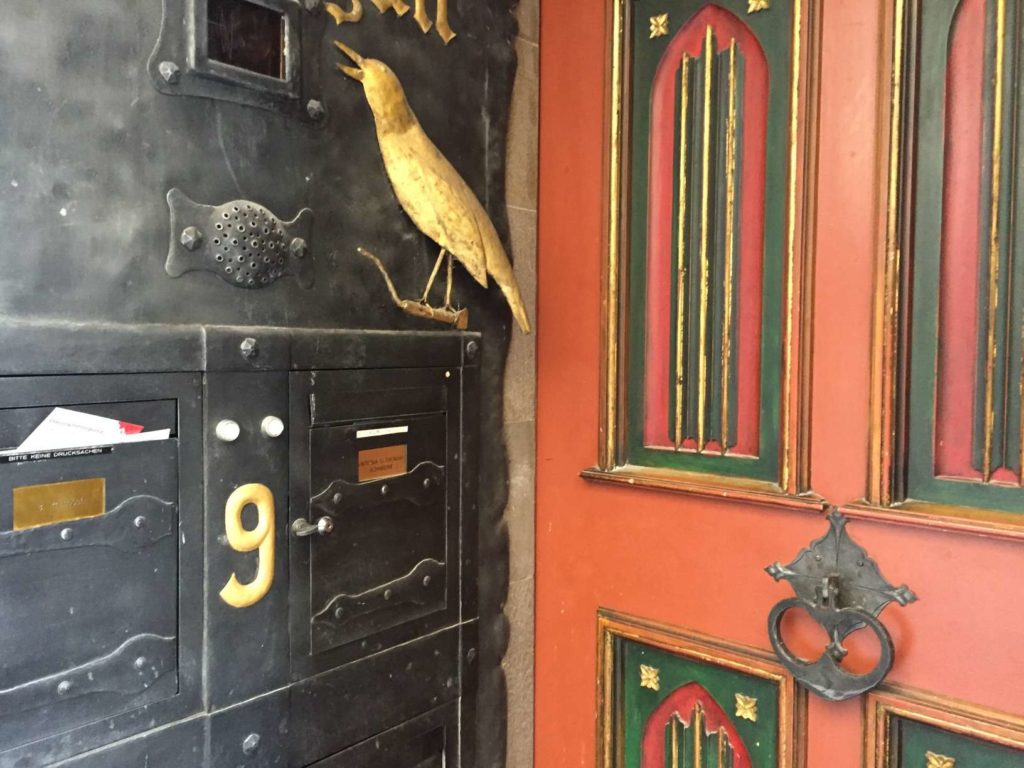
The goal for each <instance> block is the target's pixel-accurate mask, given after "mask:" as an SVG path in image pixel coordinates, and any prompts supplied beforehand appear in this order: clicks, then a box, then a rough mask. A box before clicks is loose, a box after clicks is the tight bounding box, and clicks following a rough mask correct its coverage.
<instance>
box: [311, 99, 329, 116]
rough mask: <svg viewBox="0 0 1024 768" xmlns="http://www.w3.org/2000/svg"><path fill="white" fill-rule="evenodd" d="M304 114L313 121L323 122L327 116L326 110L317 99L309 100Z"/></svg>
mask: <svg viewBox="0 0 1024 768" xmlns="http://www.w3.org/2000/svg"><path fill="white" fill-rule="evenodd" d="M306 112H307V113H308V114H309V116H310V117H311V118H313V119H314V120H323V119H324V116H325V115H326V114H327V110H326V109H324V105H323V102H322V101H320V100H319V99H310V100H309V103H307V104H306Z"/></svg>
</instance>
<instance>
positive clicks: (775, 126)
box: [624, 0, 793, 480]
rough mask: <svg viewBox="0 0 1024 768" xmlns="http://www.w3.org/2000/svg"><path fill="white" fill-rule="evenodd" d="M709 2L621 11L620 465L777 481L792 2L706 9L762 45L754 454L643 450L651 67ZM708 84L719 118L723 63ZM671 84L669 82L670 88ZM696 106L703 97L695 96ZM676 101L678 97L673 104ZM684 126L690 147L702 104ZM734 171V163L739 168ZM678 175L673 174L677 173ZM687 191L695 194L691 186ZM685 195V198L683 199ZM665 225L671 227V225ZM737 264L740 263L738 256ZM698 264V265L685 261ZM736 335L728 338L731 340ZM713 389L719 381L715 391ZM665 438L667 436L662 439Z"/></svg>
mask: <svg viewBox="0 0 1024 768" xmlns="http://www.w3.org/2000/svg"><path fill="white" fill-rule="evenodd" d="M709 5H711V4H710V3H707V2H702V1H698V0H680V1H679V2H674V3H673V4H671V7H670V8H669V7H667V6H665V4H664V3H663V2H662V1H661V0H635V1H634V2H630V3H629V4H628V6H629V8H628V12H630V13H632V14H633V19H634V23H633V30H634V33H633V40H632V41H631V43H632V52H633V53H632V56H633V58H632V62H631V66H632V69H631V72H632V83H631V86H632V94H633V96H632V104H631V106H630V111H631V126H632V128H631V133H632V137H633V139H632V147H631V149H630V153H629V155H628V162H629V164H630V184H629V188H630V204H629V205H630V210H629V221H630V222H631V223H630V231H629V233H628V238H629V262H628V268H627V270H628V283H629V289H628V306H629V307H630V308H631V311H630V313H629V317H628V328H627V339H628V344H629V349H630V350H633V354H631V355H630V356H629V359H628V370H627V386H626V429H625V457H624V458H625V460H626V462H628V463H631V464H635V465H640V466H650V467H661V468H675V469H682V470H686V471H693V472H701V473H712V474H718V475H725V476H733V477H748V478H753V479H760V480H777V479H778V476H779V463H780V407H781V396H780V392H781V376H782V371H781V368H782V366H781V363H782V337H783V331H784V322H785V321H784V317H783V306H782V302H783V289H784V276H785V264H786V231H787V228H786V221H787V205H786V203H787V197H788V196H787V183H788V167H787V164H788V159H789V114H790V89H789V85H790V82H791V77H792V61H791V56H792V33H793V27H792V23H793V0H775V2H773V3H772V4H771V8H770V9H769V10H768V11H762V12H759V13H754V14H749V13H748V0H722V2H719V3H715V4H714V5H715V6H717V7H719V8H722V9H724V10H726V11H728V12H729V13H731V14H732V15H733V16H735V17H736V18H737V19H739V20H740V21H741V23H742V24H744V25H746V26H747V27H748V29H749V30H750V31H751V32H752V34H753V36H754V37H755V38H756V39H757V42H758V44H759V45H760V47H761V49H762V51H763V54H764V56H765V60H766V63H767V70H768V83H769V86H768V98H767V134H766V137H765V140H766V145H765V157H766V161H765V167H764V173H765V200H764V223H765V229H764V251H763V267H762V269H763V272H762V286H761V302H762V305H761V306H762V309H761V339H760V345H761V349H760V361H761V362H760V366H761V367H760V393H759V426H758V445H757V451H756V452H757V455H756V456H754V457H746V456H722V455H719V454H718V453H717V452H714V453H705V454H698V453H694V452H691V451H678V452H677V451H673V450H665V449H661V448H649V447H647V446H645V444H644V443H645V441H644V386H645V370H644V364H645V360H644V354H643V350H644V349H645V347H646V338H647V336H646V334H647V329H646V327H645V321H646V317H645V315H644V311H643V308H644V307H645V306H646V298H647V297H646V290H647V272H646V265H647V221H648V217H647V205H648V184H649V181H650V178H649V172H650V168H649V157H648V156H649V151H650V146H649V141H648V137H649V136H650V130H651V97H652V85H653V81H654V73H655V71H656V69H657V66H658V64H659V63H660V61H661V58H662V56H663V54H664V52H665V50H666V48H667V46H668V45H669V44H670V43H671V41H672V40H673V38H674V37H675V35H676V33H677V32H679V30H680V29H681V28H682V27H683V26H684V24H685V23H686V22H688V21H689V20H690V19H691V18H693V16H694V15H695V14H696V13H698V12H699V11H701V10H702V9H703V8H705V7H707V6H709ZM666 11H668V12H669V32H668V34H667V35H665V36H662V37H658V38H655V39H651V37H650V23H649V20H650V18H651V17H654V16H657V15H660V14H662V13H665V12H666ZM726 55H727V54H726ZM725 60H726V59H725V58H724V57H723V56H722V55H721V54H719V55H718V56H717V57H716V62H724V61H725ZM748 65H749V62H746V61H742V60H741V61H740V62H739V63H738V83H739V87H740V89H742V88H743V86H744V78H745V75H746V68H747V67H748ZM702 66H703V65H702V63H701V62H700V61H699V60H696V59H695V60H693V62H692V72H691V82H692V83H693V86H692V87H691V93H694V92H695V90H694V87H697V86H699V84H700V83H702V82H703V74H702ZM715 68H716V69H717V72H716V73H715V75H716V76H715V77H714V78H713V79H714V81H715V82H716V83H717V86H718V87H717V88H716V89H715V92H716V100H717V105H718V108H717V109H716V110H715V111H716V114H724V113H725V112H724V110H723V105H722V94H723V93H724V92H726V91H727V86H723V84H722V81H721V79H720V78H721V73H722V71H723V69H724V67H723V66H722V64H721V63H717V66H716V67H715ZM678 87H679V86H678V85H677V88H678ZM697 101H698V102H700V101H701V99H698V100H697ZM677 103H678V100H677ZM739 107H740V108H739V110H738V112H739V114H738V116H737V117H738V120H739V121H740V127H741V128H742V125H743V122H742V121H743V120H744V118H745V116H744V115H743V113H742V104H740V105H739ZM692 116H693V117H694V118H695V120H694V121H691V130H690V131H688V134H689V136H688V137H687V138H688V144H689V146H690V147H691V148H696V147H697V146H698V144H699V143H698V142H696V141H695V136H696V135H698V134H697V133H695V132H693V131H692V123H693V122H696V121H697V120H700V119H702V104H700V103H698V104H695V105H693V107H692ZM680 139H681V137H680V136H679V128H678V126H677V128H676V136H675V140H676V142H677V144H676V146H678V142H679V141H680ZM722 141H723V140H722V139H721V137H719V143H718V144H716V145H715V146H714V147H713V148H712V149H713V150H716V151H712V153H711V154H712V155H713V156H716V157H717V158H721V156H722V155H723V154H724V145H723V144H722V143H721V142H722ZM699 154H700V153H699V152H694V151H690V152H689V158H688V161H689V165H690V173H689V176H688V178H689V182H688V184H691V185H692V184H699V183H700V180H701V174H700V173H699V172H698V168H699V166H698V165H697V161H698V159H699ZM742 162H743V157H742V153H740V157H739V159H738V163H739V164H742ZM740 167H742V165H741V166H740ZM716 173H717V175H718V177H719V178H721V177H722V176H724V163H723V162H721V160H720V159H719V160H718V161H717V162H716V164H715V168H714V169H713V170H712V174H711V175H712V177H713V178H714V176H715V175H716ZM676 175H677V176H678V174H676ZM738 177H739V173H737V186H736V191H735V194H736V199H737V200H738V199H740V198H739V195H740V193H741V192H742V189H741V186H740V184H739V178H738ZM719 187H720V188H716V190H715V194H716V195H717V196H718V200H717V204H718V207H724V199H723V198H722V195H724V185H719ZM690 191H691V193H692V192H694V191H696V190H694V189H691V190H690ZM679 195H680V188H679V183H678V180H676V181H675V182H674V190H673V196H674V206H675V209H676V210H678V199H679ZM687 197H688V198H690V197H691V195H687ZM698 214H699V212H697V211H694V210H693V206H689V209H688V216H687V225H686V227H685V231H684V235H683V236H684V239H685V241H686V242H687V244H688V248H689V250H690V253H691V254H692V253H695V252H696V249H697V244H698V243H699V224H698V225H697V226H695V222H698V221H699V220H698V219H697V218H695V217H696V216H697V215H698ZM712 226H713V228H714V231H713V232H712V234H711V239H712V240H716V241H722V240H724V234H725V232H724V226H725V225H724V223H723V222H722V221H718V220H716V221H714V222H712ZM673 229H676V228H675V227H674V228H673ZM734 231H735V243H736V249H737V252H738V249H739V248H740V246H741V243H742V236H743V235H742V228H741V226H740V223H739V214H737V221H736V224H735V229H734ZM672 237H673V242H672V248H673V254H674V255H673V268H674V269H677V268H678V262H677V261H676V259H677V256H676V255H675V254H678V250H679V249H678V234H677V233H676V232H675V231H674V232H673V235H672ZM737 262H738V259H737ZM691 263H692V264H696V263H697V262H696V261H694V262H691ZM717 266H718V269H717V272H715V271H714V270H713V271H712V274H711V282H710V289H711V302H710V310H711V311H710V315H709V320H708V335H709V345H708V346H709V347H710V349H711V350H712V353H711V355H710V358H709V360H710V365H709V366H708V370H707V375H708V377H709V378H711V377H714V378H713V379H712V380H714V381H716V382H717V381H721V373H722V371H721V362H720V360H721V336H722V324H723V323H724V322H725V318H724V313H723V312H722V311H721V310H720V308H721V306H722V305H723V303H724V292H723V291H724V289H723V280H722V270H723V268H724V267H723V263H722V261H721V260H720V261H719V263H718V265H717ZM739 266H740V265H739V264H738V263H734V265H733V269H734V272H733V274H734V280H735V285H734V297H737V300H736V301H735V302H734V307H735V306H736V305H737V304H738V296H739V293H740V291H741V290H742V287H741V286H740V285H739V277H740V274H739V272H740V271H739ZM672 282H673V287H672V296H671V307H672V308H673V311H674V310H675V308H676V306H677V302H678V301H679V292H678V291H677V289H676V285H675V280H673V281H672ZM683 294H684V295H685V299H686V301H687V302H689V303H690V306H691V307H692V306H693V305H694V304H693V303H694V302H695V301H696V300H698V298H699V279H698V278H697V277H696V276H695V275H694V272H693V269H692V266H691V268H690V269H689V272H688V279H687V282H686V285H685V286H684V290H683ZM737 317H738V311H737V310H734V312H733V318H732V322H731V324H732V326H733V328H735V326H736V322H737ZM694 326H695V324H694V323H688V333H689V335H688V344H687V346H688V347H689V348H690V349H695V348H696V347H697V343H698V337H697V329H696V328H695V327H694ZM733 338H735V334H734V336H733ZM674 349H675V344H674V343H673V344H672V350H671V352H670V355H671V357H670V362H669V372H670V376H672V380H671V381H670V386H669V399H670V402H669V416H670V417H669V424H668V429H669V431H672V432H674V429H673V426H674V413H675V408H676V403H675V399H674V398H675V394H674V373H673V372H674V371H675V366H676V359H675V351H674ZM744 352H745V351H744V350H741V349H734V350H733V352H732V355H731V359H732V360H733V362H732V363H731V370H730V377H729V381H728V385H727V387H728V392H729V401H730V403H732V407H731V410H730V413H729V420H728V425H729V429H730V440H729V442H730V443H733V442H734V439H735V434H736V429H737V424H736V410H737V409H736V407H735V403H736V401H737V396H738V384H737V380H736V369H737V364H736V362H735V361H736V360H737V359H738V356H739V355H741V354H744ZM696 366H697V361H696V359H695V356H688V357H687V359H686V360H685V365H684V368H685V370H686V371H687V378H688V379H690V380H696ZM696 389H697V388H696V387H693V386H691V387H686V390H685V391H686V400H685V402H684V407H683V413H684V416H683V422H682V423H683V426H684V428H685V429H684V433H685V434H691V433H694V432H695V426H696V425H695V418H696V414H697V404H696V396H697V395H696ZM718 389H719V392H718V394H719V395H720V390H721V387H720V386H719V387H718ZM721 412H722V411H721V399H720V397H711V398H709V400H708V406H707V409H706V413H705V430H706V431H705V435H706V437H707V438H710V439H716V438H717V437H718V436H719V435H720V432H721ZM665 437H666V439H669V440H670V439H671V437H672V435H666V436H665Z"/></svg>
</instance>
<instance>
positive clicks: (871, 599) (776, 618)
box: [765, 507, 917, 701]
mask: <svg viewBox="0 0 1024 768" xmlns="http://www.w3.org/2000/svg"><path fill="white" fill-rule="evenodd" d="M828 521H829V523H830V525H831V528H830V529H829V532H828V533H827V534H825V535H824V536H822V537H821V538H820V539H818V540H817V541H814V542H813V543H812V544H811V545H810V546H809V547H807V548H806V549H804V550H802V551H801V552H800V554H799V555H797V557H796V559H795V560H794V561H793V562H791V563H790V564H789V565H782V564H781V563H778V562H776V563H775V564H774V565H770V566H768V567H767V568H766V569H765V570H766V571H767V572H768V573H769V574H770V575H771V576H772V578H774V579H775V580H776V581H779V580H780V579H785V580H786V581H788V582H789V583H790V585H791V586H792V587H793V591H794V592H796V597H791V598H788V599H786V600H783V601H782V602H780V603H778V604H777V605H776V606H775V607H774V608H772V610H771V613H770V614H769V615H768V637H769V638H770V639H771V643H772V648H773V649H774V650H775V655H776V656H778V657H779V659H780V661H782V664H783V666H785V667H786V669H788V670H789V671H790V672H791V673H792V674H793V677H794V678H796V680H797V682H799V683H800V684H801V685H803V686H804V687H805V688H807V689H809V690H810V691H812V692H814V693H816V694H817V695H819V696H821V697H822V698H825V699H828V700H829V701H845V700H846V699H850V698H853V697H854V696H857V695H859V694H861V693H864V692H865V691H869V690H871V689H872V688H874V687H876V686H877V685H878V684H879V683H881V682H882V680H883V679H884V678H885V676H886V675H887V674H888V673H889V670H890V669H891V668H892V663H893V655H894V649H893V644H892V637H890V636H889V632H888V630H886V628H885V626H884V625H883V624H882V622H880V621H879V620H878V614H880V613H881V612H882V609H883V608H885V606H887V605H888V604H889V603H891V602H892V601H894V600H895V601H896V602H898V603H899V604H900V605H907V604H908V603H912V602H914V601H915V600H917V595H915V594H914V593H913V592H912V591H911V590H910V589H909V588H908V587H907V586H906V585H903V586H900V587H893V585H892V584H890V583H889V582H888V581H886V580H885V578H883V576H882V574H881V572H880V571H879V569H878V565H877V564H876V563H875V561H874V560H872V559H871V558H870V557H868V554H867V552H865V551H864V549H863V548H862V547H861V546H860V545H859V544H857V543H856V542H854V541H853V539H851V538H850V535H849V534H848V533H847V531H846V523H847V522H848V521H847V519H846V517H845V516H844V515H842V514H841V513H840V512H839V510H838V509H836V508H835V507H833V508H832V509H831V511H830V512H829V514H828ZM793 609H801V610H804V611H806V612H807V613H808V614H809V615H810V616H811V618H812V619H814V621H816V622H817V623H818V624H819V625H820V626H821V627H822V628H823V629H824V630H825V632H826V633H827V634H828V637H829V643H828V645H827V646H826V647H825V652H824V653H823V654H822V656H821V657H820V658H819V659H818V660H816V661H805V660H803V659H801V658H799V657H797V656H796V655H794V654H793V653H792V652H791V651H790V650H789V648H788V647H787V646H786V643H785V641H784V640H783V639H782V633H781V631H780V627H781V625H782V618H783V616H785V615H786V613H787V612H789V611H791V610H793ZM865 628H866V629H869V630H871V631H872V632H874V633H875V636H876V637H877V638H878V642H879V645H880V646H881V655H880V658H879V660H878V663H877V664H876V665H875V667H874V669H872V670H871V671H870V672H867V673H865V674H862V675H858V674H854V673H852V672H849V671H847V670H845V669H843V668H842V667H841V666H840V662H841V661H842V660H843V658H844V657H845V656H846V654H847V651H846V649H845V648H844V647H843V640H845V639H846V638H847V637H848V636H849V635H851V634H852V633H853V632H856V631H857V630H859V629H865Z"/></svg>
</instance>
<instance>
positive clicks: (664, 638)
mask: <svg viewBox="0 0 1024 768" xmlns="http://www.w3.org/2000/svg"><path fill="white" fill-rule="evenodd" d="M597 638H598V675H597V679H598V681H599V682H598V691H597V701H598V713H599V716H598V724H597V743H598V749H597V755H598V756H599V758H598V763H597V768H622V766H624V765H625V762H624V759H623V758H624V755H623V754H622V751H621V750H622V747H621V745H622V722H621V721H622V718H621V713H618V712H616V709H617V708H616V707H615V690H614V682H615V673H614V670H615V666H616V659H615V641H616V640H617V639H624V640H633V641H636V642H640V643H644V644H645V645H649V646H652V647H655V648H660V649H661V650H665V651H668V652H669V653H673V654H676V655H679V656H685V657H687V658H691V659H694V660H696V661H699V662H703V663H707V664H714V665H717V666H721V667H726V668H728V669H734V670H737V671H739V672H743V673H745V674H748V675H752V676H755V677H759V678H762V679H765V680H770V681H772V682H774V683H777V684H778V686H779V702H778V711H779V730H778V745H779V747H778V755H777V759H778V763H777V765H778V768H804V766H805V754H804V740H805V739H804V735H805V733H806V722H807V694H806V692H805V691H804V689H802V688H801V687H799V686H798V685H797V684H796V682H795V681H794V680H793V678H792V676H791V675H789V674H788V673H787V672H786V671H785V669H784V668H783V667H782V665H781V664H779V663H778V661H777V660H776V659H775V657H774V656H772V655H771V654H770V653H768V652H766V651H762V650H760V649H757V648H751V647H749V646H745V645H740V644H738V643H732V642H729V641H727V640H722V639H720V638H717V637H711V636H709V635H704V634H701V633H698V632H691V631H687V630H681V629H679V628H677V627H671V626H669V625H667V624H660V623H657V622H653V621H648V620H645V619H640V618H636V617H633V616H628V615H625V614H620V613H617V612H614V611H610V610H607V609H604V608H600V609H598V612H597ZM698 741H700V740H699V739H698ZM698 764H699V763H698Z"/></svg>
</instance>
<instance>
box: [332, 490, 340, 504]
mask: <svg viewBox="0 0 1024 768" xmlns="http://www.w3.org/2000/svg"><path fill="white" fill-rule="evenodd" d="M341 499H342V495H341V494H340V493H336V494H334V498H333V499H332V500H333V501H334V503H335V504H341Z"/></svg>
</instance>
